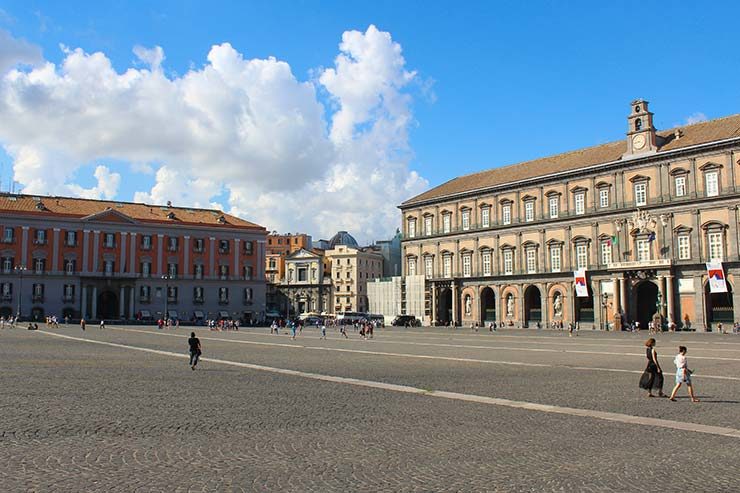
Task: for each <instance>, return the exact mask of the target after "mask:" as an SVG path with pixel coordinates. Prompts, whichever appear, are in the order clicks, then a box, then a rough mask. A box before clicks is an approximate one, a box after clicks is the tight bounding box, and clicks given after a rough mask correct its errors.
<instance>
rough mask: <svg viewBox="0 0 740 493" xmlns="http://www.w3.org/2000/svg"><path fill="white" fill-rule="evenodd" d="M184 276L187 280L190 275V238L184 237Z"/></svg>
mask: <svg viewBox="0 0 740 493" xmlns="http://www.w3.org/2000/svg"><path fill="white" fill-rule="evenodd" d="M182 262H183V263H184V264H185V265H183V266H182V275H183V277H184V278H185V279H187V278H188V276H189V275H190V236H188V235H185V236H183V241H182Z"/></svg>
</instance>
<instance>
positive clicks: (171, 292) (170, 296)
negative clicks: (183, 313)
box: [167, 286, 177, 303]
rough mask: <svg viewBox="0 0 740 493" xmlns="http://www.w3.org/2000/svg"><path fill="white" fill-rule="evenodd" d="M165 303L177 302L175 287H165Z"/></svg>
mask: <svg viewBox="0 0 740 493" xmlns="http://www.w3.org/2000/svg"><path fill="white" fill-rule="evenodd" d="M167 301H168V302H170V303H172V302H177V287H175V286H168V287H167Z"/></svg>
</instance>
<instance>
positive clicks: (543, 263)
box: [537, 229, 548, 272]
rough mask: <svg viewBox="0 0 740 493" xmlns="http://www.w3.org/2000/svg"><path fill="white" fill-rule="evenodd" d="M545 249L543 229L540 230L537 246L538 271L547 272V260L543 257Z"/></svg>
mask: <svg viewBox="0 0 740 493" xmlns="http://www.w3.org/2000/svg"><path fill="white" fill-rule="evenodd" d="M546 249H547V245H545V230H544V229H541V230H540V246H539V250H540V251H539V257H540V258H539V263H540V265H539V266H538V269H537V270H538V271H539V272H548V269H547V262H546V257H545V250H546Z"/></svg>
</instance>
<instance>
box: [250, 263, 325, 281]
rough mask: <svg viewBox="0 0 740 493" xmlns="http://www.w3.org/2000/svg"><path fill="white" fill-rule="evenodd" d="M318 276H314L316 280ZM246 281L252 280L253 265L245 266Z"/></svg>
mask: <svg viewBox="0 0 740 493" xmlns="http://www.w3.org/2000/svg"><path fill="white" fill-rule="evenodd" d="M315 278H316V276H315V275H314V279H315ZM244 279H245V280H247V281H249V280H250V279H252V266H251V265H245V266H244Z"/></svg>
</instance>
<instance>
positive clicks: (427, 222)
mask: <svg viewBox="0 0 740 493" xmlns="http://www.w3.org/2000/svg"><path fill="white" fill-rule="evenodd" d="M432 233H433V231H432V216H424V234H425V235H427V236H431V235H432Z"/></svg>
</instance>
